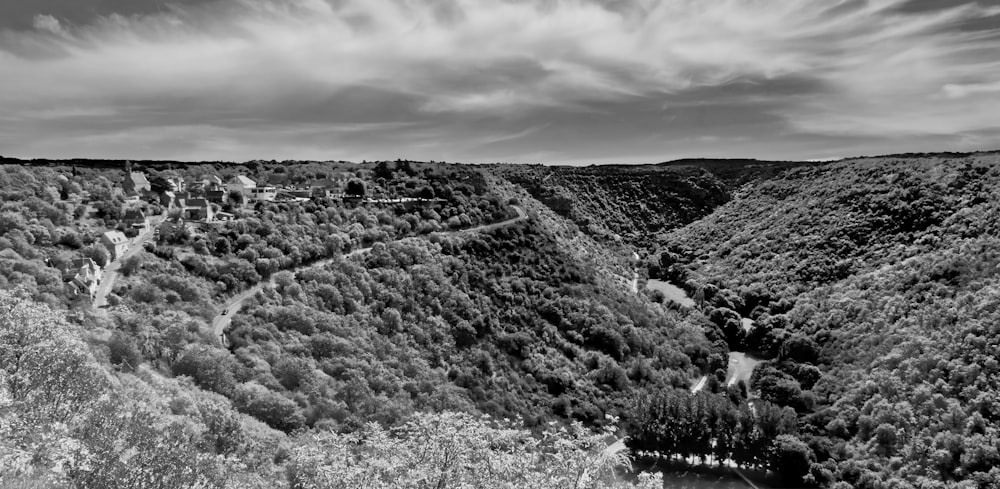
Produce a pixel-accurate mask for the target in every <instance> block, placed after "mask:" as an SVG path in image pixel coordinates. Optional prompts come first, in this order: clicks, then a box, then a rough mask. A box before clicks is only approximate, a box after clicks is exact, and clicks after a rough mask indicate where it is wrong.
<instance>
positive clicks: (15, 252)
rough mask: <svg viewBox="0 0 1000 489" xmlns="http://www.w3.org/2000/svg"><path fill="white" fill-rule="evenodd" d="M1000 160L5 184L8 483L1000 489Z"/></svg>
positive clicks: (109, 173) (2, 250)
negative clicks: (114, 242) (736, 373)
mask: <svg viewBox="0 0 1000 489" xmlns="http://www.w3.org/2000/svg"><path fill="white" fill-rule="evenodd" d="M997 159H998V157H997V155H996V154H978V155H923V156H909V157H887V158H867V159H857V160H845V161H841V162H831V163H780V162H759V161H753V160H734V161H715V160H690V161H681V162H672V163H669V164H660V165H647V166H638V167H623V166H607V167H586V168H569V167H539V166H487V167H473V166H463V165H454V164H442V163H419V162H407V161H396V162H379V163H363V164H354V163H347V162H266V161H256V162H249V163H246V164H230V163H224V162H214V163H201V164H182V163H178V162H136V163H132V164H130V166H129V167H128V168H129V169H131V171H135V172H142V173H143V174H144V175H145V176H146V177H147V178H148V181H149V184H150V187H151V188H150V189H149V190H148V191H147V192H146V193H140V195H136V193H135V192H131V193H130V192H128V191H127V189H125V188H123V186H122V182H123V180H124V179H126V177H127V171H126V169H127V167H126V164H125V162H93V161H61V162H60V161H56V162H46V161H33V162H22V161H8V162H7V163H8V164H7V165H4V166H2V167H0V197H2V201H3V204H2V205H0V289H4V290H0V485H3V486H4V487H25V488H27V487H293V488H307V487H309V488H311V487H361V486H375V487H429V486H434V487H626V486H627V487H637V486H639V487H649V488H652V487H661V486H662V484H663V482H662V480H661V479H660V478H659V474H658V470H659V469H657V467H665V466H669V467H676V466H677V464H681V465H683V466H699V465H703V466H706V467H707V466H710V465H714V466H735V467H741V468H745V469H753V472H754V473H759V474H770V475H769V476H767V482H768V483H770V484H774V485H779V486H786V487H801V486H820V487H832V488H836V489H847V488H859V489H860V488H866V489H867V488H872V489H875V488H879V489H880V488H937V487H942V488H943V487H953V486H955V485H956V484H963V486H962V487H965V486H967V487H996V486H997V485H998V484H1000V469H994V467H995V466H1000V455H998V454H1000V435H997V433H998V425H997V420H1000V407H998V406H1000V398H997V395H998V394H997V393H996V388H995V387H994V386H995V385H997V382H998V380H1000V379H997V378H996V377H997V376H998V375H1000V367H998V364H997V361H996V360H995V359H994V358H993V357H994V356H995V355H994V354H993V352H995V351H996V348H997V347H998V343H1000V340H997V337H998V336H997V332H996V331H994V330H995V329H996V325H997V324H1000V317H998V316H997V314H998V313H997V310H1000V308H998V307H997V299H996V298H997V297H1000V295H998V294H997V291H998V290H1000V281H998V277H1000V268H998V267H1000V207H998V206H1000V204H998V202H1000V199H998V197H1000V195H998V193H1000V190H998V189H1000V164H998V161H997ZM237 175H240V176H245V177H248V178H250V179H253V180H254V181H257V182H261V183H260V185H261V186H263V185H264V184H265V182H275V183H268V184H269V185H275V186H276V187H277V188H278V189H279V191H285V192H287V194H288V195H289V197H287V198H285V197H283V198H278V199H273V198H256V197H251V195H257V194H248V193H244V194H241V193H240V192H236V191H233V190H231V189H229V190H225V191H219V192H218V193H219V194H220V197H221V199H222V200H221V201H219V202H218V203H216V204H212V207H213V208H214V211H215V212H217V213H218V215H220V216H225V217H224V218H217V219H209V218H205V217H204V216H201V217H200V218H196V217H193V216H194V214H191V212H190V209H191V206H192V204H190V203H185V202H184V201H183V200H171V199H170V198H167V197H165V196H166V195H168V194H169V195H171V196H172V195H173V194H174V193H175V192H174V191H176V193H177V194H183V193H184V192H187V190H182V189H181V187H182V185H179V184H178V183H177V182H187V185H191V186H193V187H197V186H199V185H206V186H209V185H211V184H210V180H212V179H218V181H221V182H229V181H231V179H233V177H235V176H237ZM331 182H332V183H331ZM223 185H225V184H223ZM319 185H324V187H323V189H324V191H323V192H320V193H316V192H313V191H311V190H310V189H315V188H318V186H319ZM331 185H332V186H336V190H331V191H327V190H329V188H332V187H331ZM171 188H173V190H174V191H172V190H171ZM280 189H284V190H280ZM291 195H294V196H302V195H309V197H308V198H301V197H295V198H293V197H291ZM140 211H141V213H142V215H144V216H146V217H147V218H149V219H150V221H149V222H150V224H148V226H150V228H155V229H150V228H142V226H139V227H137V226H135V225H134V222H133V219H134V216H135V215H137V213H138V212H140ZM143 229H146V230H143ZM108 231H120V232H122V233H123V234H125V235H126V236H127V237H128V239H131V240H135V242H136V243H139V242H140V241H141V242H142V243H143V244H142V245H141V246H136V247H135V248H134V249H132V250H131V251H130V252H129V253H127V254H126V256H124V257H121V256H116V253H115V250H114V249H110V251H109V247H108V246H109V245H107V243H106V242H105V240H104V238H102V236H103V233H105V232H108ZM154 231H155V232H154ZM89 260H92V261H93V263H94V266H98V267H103V268H105V269H106V272H105V275H104V277H105V281H106V282H104V283H102V284H101V285H102V287H104V288H106V289H108V290H107V291H106V292H107V300H106V304H107V305H106V306H105V305H103V304H101V305H96V304H95V299H94V297H95V295H94V294H95V293H94V292H91V293H90V294H88V293H87V292H86V291H85V290H83V289H82V288H81V287H80V286H79V285H76V284H78V282H79V281H80V280H81V278H80V276H79V274H78V275H77V276H75V277H74V275H73V274H74V273H76V272H75V270H76V269H78V268H79V267H80V266H81V263H82V264H83V267H84V269H86V267H87V266H90V265H87V264H88V263H90V261H89ZM111 271H113V272H114V274H113V275H112V274H111V273H110V272H111ZM80 273H83V272H80ZM647 278H649V279H658V280H662V281H664V282H668V283H672V284H676V285H678V286H679V287H681V288H682V289H683V290H684V291H685V292H686V294H687V295H688V296H689V297H690V298H691V302H692V303H693V304H694V305H693V306H687V305H679V304H678V303H676V302H674V301H671V300H670V299H669V298H666V297H664V295H663V294H662V293H659V292H656V293H654V292H652V291H648V290H645V289H644V287H643V285H644V284H645V281H646V279H647ZM103 293H104V292H97V294H98V295H100V294H103ZM242 295H245V296H246V298H245V299H244V300H243V302H242V306H241V307H239V308H238V310H236V309H234V310H233V311H232V312H231V311H230V310H229V309H227V308H226V307H225V306H224V304H228V303H230V302H231V301H233V300H235V299H236V298H239V297H241V296H242ZM220 321H221V322H220ZM218 324H223V325H224V326H223V329H222V335H223V336H222V338H220V337H219V336H217V334H218V333H219V330H218V329H216V328H217V327H218V326H217V325H218ZM734 354H746V355H749V356H752V357H753V358H755V359H757V360H759V361H760V363H759V365H757V366H756V368H754V369H753V373H752V375H750V374H749V373H748V374H747V376H746V378H745V379H742V380H739V381H737V379H735V378H733V375H732V372H731V370H732V368H733V367H732V363H731V361H732V355H734ZM699 379H700V381H699ZM692 386H695V387H692ZM633 459H641V460H642V462H643V463H642V464H640V465H641V467H642V468H643V469H642V470H639V469H631V468H630V467H631V465H630V463H629V462H630V460H633ZM153 481H156V482H153Z"/></svg>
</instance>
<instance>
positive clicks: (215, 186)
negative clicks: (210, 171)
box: [201, 175, 225, 191]
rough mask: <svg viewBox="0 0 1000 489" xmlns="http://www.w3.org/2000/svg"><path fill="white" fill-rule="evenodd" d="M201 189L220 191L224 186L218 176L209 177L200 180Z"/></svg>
mask: <svg viewBox="0 0 1000 489" xmlns="http://www.w3.org/2000/svg"><path fill="white" fill-rule="evenodd" d="M201 187H202V189H203V191H209V190H222V189H224V188H225V185H223V184H222V179H221V178H219V176H218V175H209V176H206V177H205V178H202V179H201Z"/></svg>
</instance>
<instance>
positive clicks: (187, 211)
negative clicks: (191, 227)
mask: <svg viewBox="0 0 1000 489" xmlns="http://www.w3.org/2000/svg"><path fill="white" fill-rule="evenodd" d="M184 218H185V219H190V220H192V221H205V222H212V221H213V220H215V210H214V209H212V203H211V202H209V201H208V200H206V199H188V200H186V201H185V202H184Z"/></svg>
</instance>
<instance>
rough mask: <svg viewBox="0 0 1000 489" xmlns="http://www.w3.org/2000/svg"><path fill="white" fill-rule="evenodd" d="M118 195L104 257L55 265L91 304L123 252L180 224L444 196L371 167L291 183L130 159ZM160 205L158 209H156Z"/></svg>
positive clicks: (423, 203)
mask: <svg viewBox="0 0 1000 489" xmlns="http://www.w3.org/2000/svg"><path fill="white" fill-rule="evenodd" d="M116 192H120V195H121V197H123V202H124V203H123V205H122V208H121V219H120V221H119V223H118V225H117V226H116V227H115V228H114V229H107V230H106V231H104V232H103V233H101V234H100V236H99V237H98V238H97V243H99V244H100V247H102V248H104V249H105V250H106V251H107V256H108V258H107V260H103V261H105V263H103V264H101V263H98V260H95V259H93V258H90V257H83V258H77V259H74V260H72V261H70V262H69V263H65V264H62V265H61V266H60V267H59V268H60V273H61V275H62V278H63V281H64V282H65V283H66V286H67V289H68V292H69V293H70V294H71V295H74V296H85V297H88V298H89V299H90V301H91V303H92V304H93V306H94V307H95V308H97V307H102V306H104V305H106V300H105V298H106V296H107V294H108V292H110V290H111V287H112V285H113V282H114V278H115V276H116V272H117V270H118V268H120V266H121V263H122V261H123V260H125V259H126V258H128V257H129V256H132V255H133V254H135V253H136V252H137V251H139V250H140V249H142V248H143V247H144V246H145V247H146V248H147V249H150V250H151V249H152V247H153V243H155V242H156V241H158V240H162V239H163V238H164V237H165V236H171V235H174V234H176V233H178V232H181V231H183V230H198V229H202V228H203V227H204V226H211V225H214V224H217V223H224V222H227V221H233V220H238V219H239V218H240V216H245V215H250V214H252V213H253V212H254V210H255V208H256V206H257V205H258V204H262V203H263V204H266V203H287V204H301V203H304V202H310V201H322V202H325V203H327V204H333V205H342V206H345V207H357V206H392V207H401V208H405V209H412V208H414V207H428V206H432V205H434V204H439V203H441V202H444V199H440V198H434V197H433V196H432V195H426V196H420V197H405V196H398V195H394V194H393V193H392V192H391V191H386V190H384V189H383V188H381V187H380V186H378V185H377V184H376V183H375V182H374V181H373V179H372V175H371V172H370V170H364V169H362V170H358V171H356V172H333V173H332V174H329V175H327V176H325V177H324V178H318V179H312V180H309V181H306V182H301V181H299V182H295V183H293V182H292V181H291V179H290V178H289V175H288V174H287V173H277V172H271V173H269V174H267V175H266V176H265V177H264V178H262V179H261V181H255V180H253V179H251V178H250V177H248V176H246V175H243V174H236V175H232V176H229V177H228V178H225V179H224V178H223V177H221V176H220V175H218V174H206V175H203V176H201V178H197V179H193V178H187V179H186V178H184V177H182V176H180V175H175V176H169V177H162V176H159V175H157V176H150V175H147V174H146V173H144V172H142V171H135V170H134V169H133V168H132V165H131V163H127V164H126V167H125V171H124V175H123V177H122V179H121V181H120V183H119V185H118V186H117V188H116ZM155 210H159V212H158V213H157V212H155Z"/></svg>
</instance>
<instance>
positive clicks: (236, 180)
mask: <svg viewBox="0 0 1000 489" xmlns="http://www.w3.org/2000/svg"><path fill="white" fill-rule="evenodd" d="M255 188H257V182H254V181H253V180H250V179H249V178H247V177H245V176H243V175H236V176H235V177H233V178H230V179H229V181H228V182H226V190H228V191H230V192H239V193H241V194H243V196H244V197H250V193H251V191H252V190H253V189H255Z"/></svg>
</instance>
